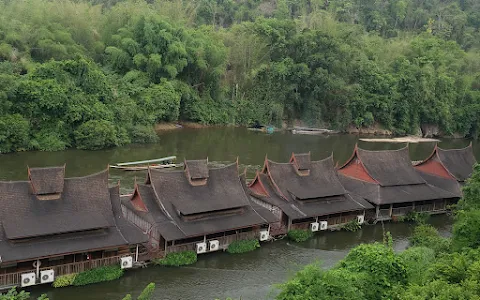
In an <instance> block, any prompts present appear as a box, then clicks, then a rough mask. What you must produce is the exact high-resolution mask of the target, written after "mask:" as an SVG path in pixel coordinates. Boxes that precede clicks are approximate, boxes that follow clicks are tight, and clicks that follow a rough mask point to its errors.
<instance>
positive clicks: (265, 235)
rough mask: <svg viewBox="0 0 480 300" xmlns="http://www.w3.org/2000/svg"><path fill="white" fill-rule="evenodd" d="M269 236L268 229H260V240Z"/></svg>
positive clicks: (262, 240) (264, 239)
mask: <svg viewBox="0 0 480 300" xmlns="http://www.w3.org/2000/svg"><path fill="white" fill-rule="evenodd" d="M269 238H270V232H269V231H268V229H264V230H260V241H261V242H265V241H268V239H269Z"/></svg>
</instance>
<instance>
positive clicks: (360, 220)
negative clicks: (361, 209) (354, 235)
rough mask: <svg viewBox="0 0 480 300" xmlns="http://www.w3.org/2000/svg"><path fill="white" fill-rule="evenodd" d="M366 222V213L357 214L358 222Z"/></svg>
mask: <svg viewBox="0 0 480 300" xmlns="http://www.w3.org/2000/svg"><path fill="white" fill-rule="evenodd" d="M364 222H365V216H364V215H358V216H357V223H358V224H360V225H362V224H363V223H364Z"/></svg>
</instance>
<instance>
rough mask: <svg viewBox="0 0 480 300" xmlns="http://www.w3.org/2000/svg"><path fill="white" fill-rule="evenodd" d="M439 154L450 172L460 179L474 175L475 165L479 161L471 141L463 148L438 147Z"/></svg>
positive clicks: (463, 179)
mask: <svg viewBox="0 0 480 300" xmlns="http://www.w3.org/2000/svg"><path fill="white" fill-rule="evenodd" d="M437 155H438V157H439V159H440V161H441V162H442V164H443V165H444V166H445V168H446V169H447V170H448V172H449V173H450V174H452V176H453V177H455V178H456V179H457V180H458V181H465V180H466V179H467V178H469V177H470V176H471V175H472V172H473V166H474V165H475V164H476V163H477V160H476V159H475V155H474V154H473V147H472V144H471V143H470V145H468V146H467V147H465V148H463V149H449V150H445V149H442V148H439V147H438V148H437Z"/></svg>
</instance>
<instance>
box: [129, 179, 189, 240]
mask: <svg viewBox="0 0 480 300" xmlns="http://www.w3.org/2000/svg"><path fill="white" fill-rule="evenodd" d="M137 188H138V193H139V194H140V195H141V197H142V201H143V203H144V204H145V206H146V207H147V211H145V212H144V211H141V210H138V209H137V208H136V207H134V206H133V205H132V203H131V199H130V196H122V197H121V201H122V204H123V205H124V206H125V207H126V208H128V209H129V210H130V211H132V212H133V213H134V214H136V215H137V216H139V217H140V218H142V219H143V220H144V221H146V222H148V223H149V224H150V225H151V226H152V228H156V229H157V230H158V231H159V232H160V234H161V235H162V237H163V238H164V239H165V240H167V241H172V240H179V239H182V238H184V237H185V235H184V234H183V232H182V231H181V230H180V228H178V226H177V225H175V224H174V223H173V221H172V220H171V219H170V218H169V217H167V216H166V215H165V213H164V212H163V210H162V209H161V207H160V205H159V203H157V200H156V198H155V195H154V192H153V188H152V186H150V185H143V184H138V185H137Z"/></svg>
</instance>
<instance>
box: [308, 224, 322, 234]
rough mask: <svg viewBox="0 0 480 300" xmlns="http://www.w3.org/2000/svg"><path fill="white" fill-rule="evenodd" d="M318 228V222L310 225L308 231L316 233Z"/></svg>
mask: <svg viewBox="0 0 480 300" xmlns="http://www.w3.org/2000/svg"><path fill="white" fill-rule="evenodd" d="M319 227H320V224H318V222H313V223H310V231H312V232H315V231H318V228H319Z"/></svg>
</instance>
